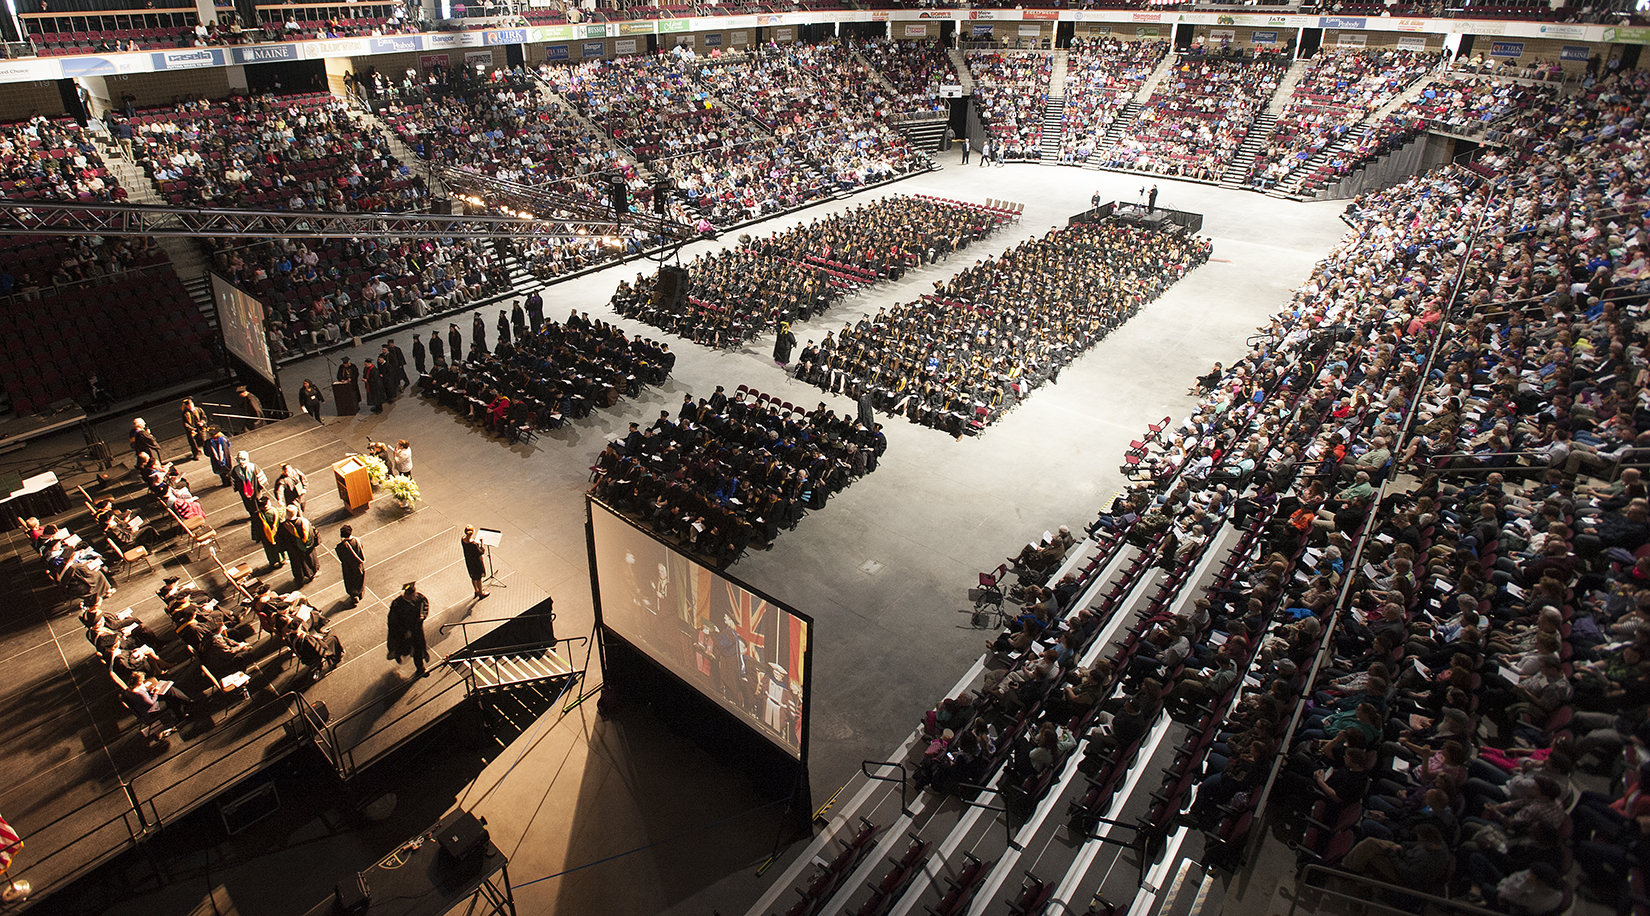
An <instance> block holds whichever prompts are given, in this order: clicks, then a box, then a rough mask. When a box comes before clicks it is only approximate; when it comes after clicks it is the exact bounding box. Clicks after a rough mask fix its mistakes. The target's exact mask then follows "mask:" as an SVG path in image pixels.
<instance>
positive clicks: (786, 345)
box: [773, 321, 796, 366]
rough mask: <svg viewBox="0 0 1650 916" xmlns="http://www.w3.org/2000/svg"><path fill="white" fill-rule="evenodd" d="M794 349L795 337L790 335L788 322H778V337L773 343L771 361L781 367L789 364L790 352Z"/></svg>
mask: <svg viewBox="0 0 1650 916" xmlns="http://www.w3.org/2000/svg"><path fill="white" fill-rule="evenodd" d="M794 349H796V335H795V334H792V333H791V323H790V322H789V321H781V322H779V337H778V338H776V339H775V340H774V342H773V361H774V362H776V363H778V364H779V365H781V366H788V365H790V362H791V351H792V350H794Z"/></svg>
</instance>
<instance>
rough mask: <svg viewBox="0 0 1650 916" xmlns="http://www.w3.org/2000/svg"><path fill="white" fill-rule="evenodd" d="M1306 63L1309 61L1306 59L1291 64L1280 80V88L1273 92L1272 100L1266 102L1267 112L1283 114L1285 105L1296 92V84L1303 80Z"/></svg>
mask: <svg viewBox="0 0 1650 916" xmlns="http://www.w3.org/2000/svg"><path fill="white" fill-rule="evenodd" d="M1306 64H1307V62H1306V61H1304V60H1297V61H1295V62H1294V63H1292V64H1290V65H1289V70H1288V71H1287V72H1285V73H1284V74H1283V79H1280V80H1278V89H1277V91H1276V92H1274V93H1272V101H1270V102H1268V103H1266V113H1267V114H1274V115H1280V114H1283V109H1284V106H1286V105H1288V104H1289V99H1290V97H1291V96H1293V95H1294V94H1295V85H1296V84H1297V83H1299V82H1300V81H1301V77H1302V76H1303V75H1304V74H1305V73H1306Z"/></svg>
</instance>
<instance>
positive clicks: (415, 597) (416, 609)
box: [385, 582, 430, 680]
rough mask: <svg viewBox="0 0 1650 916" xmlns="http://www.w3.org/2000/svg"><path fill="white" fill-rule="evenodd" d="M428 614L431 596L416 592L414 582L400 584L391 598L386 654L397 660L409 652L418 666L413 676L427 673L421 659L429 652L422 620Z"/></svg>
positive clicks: (416, 676)
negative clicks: (399, 591) (396, 592)
mask: <svg viewBox="0 0 1650 916" xmlns="http://www.w3.org/2000/svg"><path fill="white" fill-rule="evenodd" d="M429 616H430V599H428V598H426V597H424V596H423V595H421V594H419V593H418V583H417V582H408V583H407V584H406V585H403V586H401V594H399V595H396V596H395V600H394V601H391V602H390V612H389V617H388V620H389V633H388V635H387V637H386V639H385V647H386V648H387V649H388V650H389V656H388V657H389V658H391V659H393V660H394V661H396V662H397V663H399V662H400V661H401V660H402V659H403V658H406V657H407V656H409V655H411V656H412V660H413V665H415V666H416V667H417V673H416V674H414V675H413V680H418V679H419V678H421V677H423V676H425V675H426V674H429V672H428V671H425V670H424V662H425V661H426V660H428V658H429V655H430V652H429V648H428V647H427V646H426V644H425V642H424V621H425V619H427V618H428V617H429Z"/></svg>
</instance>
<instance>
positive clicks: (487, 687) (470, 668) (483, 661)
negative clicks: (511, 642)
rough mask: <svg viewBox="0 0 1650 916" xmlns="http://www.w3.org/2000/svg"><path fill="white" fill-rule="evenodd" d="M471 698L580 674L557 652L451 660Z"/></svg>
mask: <svg viewBox="0 0 1650 916" xmlns="http://www.w3.org/2000/svg"><path fill="white" fill-rule="evenodd" d="M447 664H448V665H451V666H452V668H453V670H455V671H457V672H458V673H459V676H460V677H462V678H464V683H465V687H466V689H467V690H468V691H469V692H470V693H471V694H478V693H488V692H491V691H494V690H504V689H507V688H510V687H521V686H525V685H528V684H539V683H544V682H547V681H557V680H563V679H568V678H573V677H576V676H577V675H578V672H577V671H575V670H573V666H572V665H570V664H568V662H567V659H564V658H562V657H561V654H560V653H558V652H557V651H556V650H555V649H554V648H549V647H546V648H529V649H518V650H515V651H511V652H503V653H500V654H497V655H478V656H472V657H467V658H452V659H448V661H447Z"/></svg>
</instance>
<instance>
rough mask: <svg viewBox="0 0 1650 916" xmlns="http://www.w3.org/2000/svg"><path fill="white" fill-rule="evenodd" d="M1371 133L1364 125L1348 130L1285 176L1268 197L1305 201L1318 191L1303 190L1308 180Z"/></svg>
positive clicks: (1268, 193) (1269, 192) (1268, 192)
mask: <svg viewBox="0 0 1650 916" xmlns="http://www.w3.org/2000/svg"><path fill="white" fill-rule="evenodd" d="M1369 131H1370V128H1369V127H1366V126H1365V125H1363V124H1359V125H1358V126H1356V127H1353V128H1352V129H1351V130H1348V131H1347V132H1346V133H1344V134H1342V135H1341V137H1340V139H1339V140H1336V141H1335V142H1334V143H1331V144H1329V145H1328V146H1326V147H1324V148H1323V149H1321V150H1318V153H1317V155H1315V156H1313V157H1312V158H1311V159H1308V160H1306V162H1305V164H1303V165H1301V166H1299V167H1297V168H1295V169H1293V170H1291V171H1290V172H1289V174H1288V175H1286V176H1284V179H1283V180H1282V181H1280V182H1278V183H1277V186H1276V187H1274V188H1272V189H1271V190H1269V191H1267V192H1266V194H1267V196H1268V197H1288V198H1294V199H1297V200H1305V199H1306V198H1308V197H1311V196H1312V194H1313V192H1314V191H1316V190H1317V189H1316V188H1303V186H1304V185H1305V184H1306V181H1307V179H1308V178H1311V177H1312V174H1313V173H1314V172H1316V171H1317V170H1318V169H1320V168H1322V167H1323V166H1324V165H1325V164H1327V163H1328V162H1329V161H1330V160H1332V159H1334V158H1335V157H1336V156H1338V155H1340V154H1341V151H1342V150H1345V149H1348V148H1350V147H1351V146H1353V145H1354V144H1356V143H1357V142H1358V141H1360V140H1362V139H1363V138H1364V135H1365V134H1367V133H1369Z"/></svg>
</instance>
